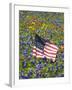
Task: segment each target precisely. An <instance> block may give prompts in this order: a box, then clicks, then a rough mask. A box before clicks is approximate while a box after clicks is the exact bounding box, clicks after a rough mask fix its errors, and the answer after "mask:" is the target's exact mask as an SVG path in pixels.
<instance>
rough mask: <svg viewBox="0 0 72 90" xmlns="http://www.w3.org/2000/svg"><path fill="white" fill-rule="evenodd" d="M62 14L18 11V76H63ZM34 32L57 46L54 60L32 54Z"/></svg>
mask: <svg viewBox="0 0 72 90" xmlns="http://www.w3.org/2000/svg"><path fill="white" fill-rule="evenodd" d="M63 25H64V14H63V13H55V12H34V11H33V12H31V11H20V12H19V78H20V79H30V78H50V77H64V28H63V27H64V26H63ZM35 33H37V34H38V35H39V36H41V37H43V38H47V39H49V40H50V41H51V42H53V43H54V44H56V45H57V46H58V48H59V50H58V53H57V57H56V61H55V62H52V60H50V59H47V58H36V57H34V56H32V46H34V38H35Z"/></svg>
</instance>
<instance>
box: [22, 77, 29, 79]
mask: <svg viewBox="0 0 72 90" xmlns="http://www.w3.org/2000/svg"><path fill="white" fill-rule="evenodd" d="M21 78H22V79H29V77H28V76H21Z"/></svg>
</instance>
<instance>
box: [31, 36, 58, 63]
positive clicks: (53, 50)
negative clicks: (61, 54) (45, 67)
mask: <svg viewBox="0 0 72 90" xmlns="http://www.w3.org/2000/svg"><path fill="white" fill-rule="evenodd" d="M34 43H35V45H34V46H33V49H32V52H33V53H32V55H33V56H35V57H36V58H44V57H45V58H48V59H51V60H52V61H53V62H54V61H55V59H56V55H57V51H58V47H57V46H56V45H54V44H52V43H50V42H49V41H46V40H44V39H43V38H41V37H40V36H38V35H37V34H36V35H35V42H34Z"/></svg>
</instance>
